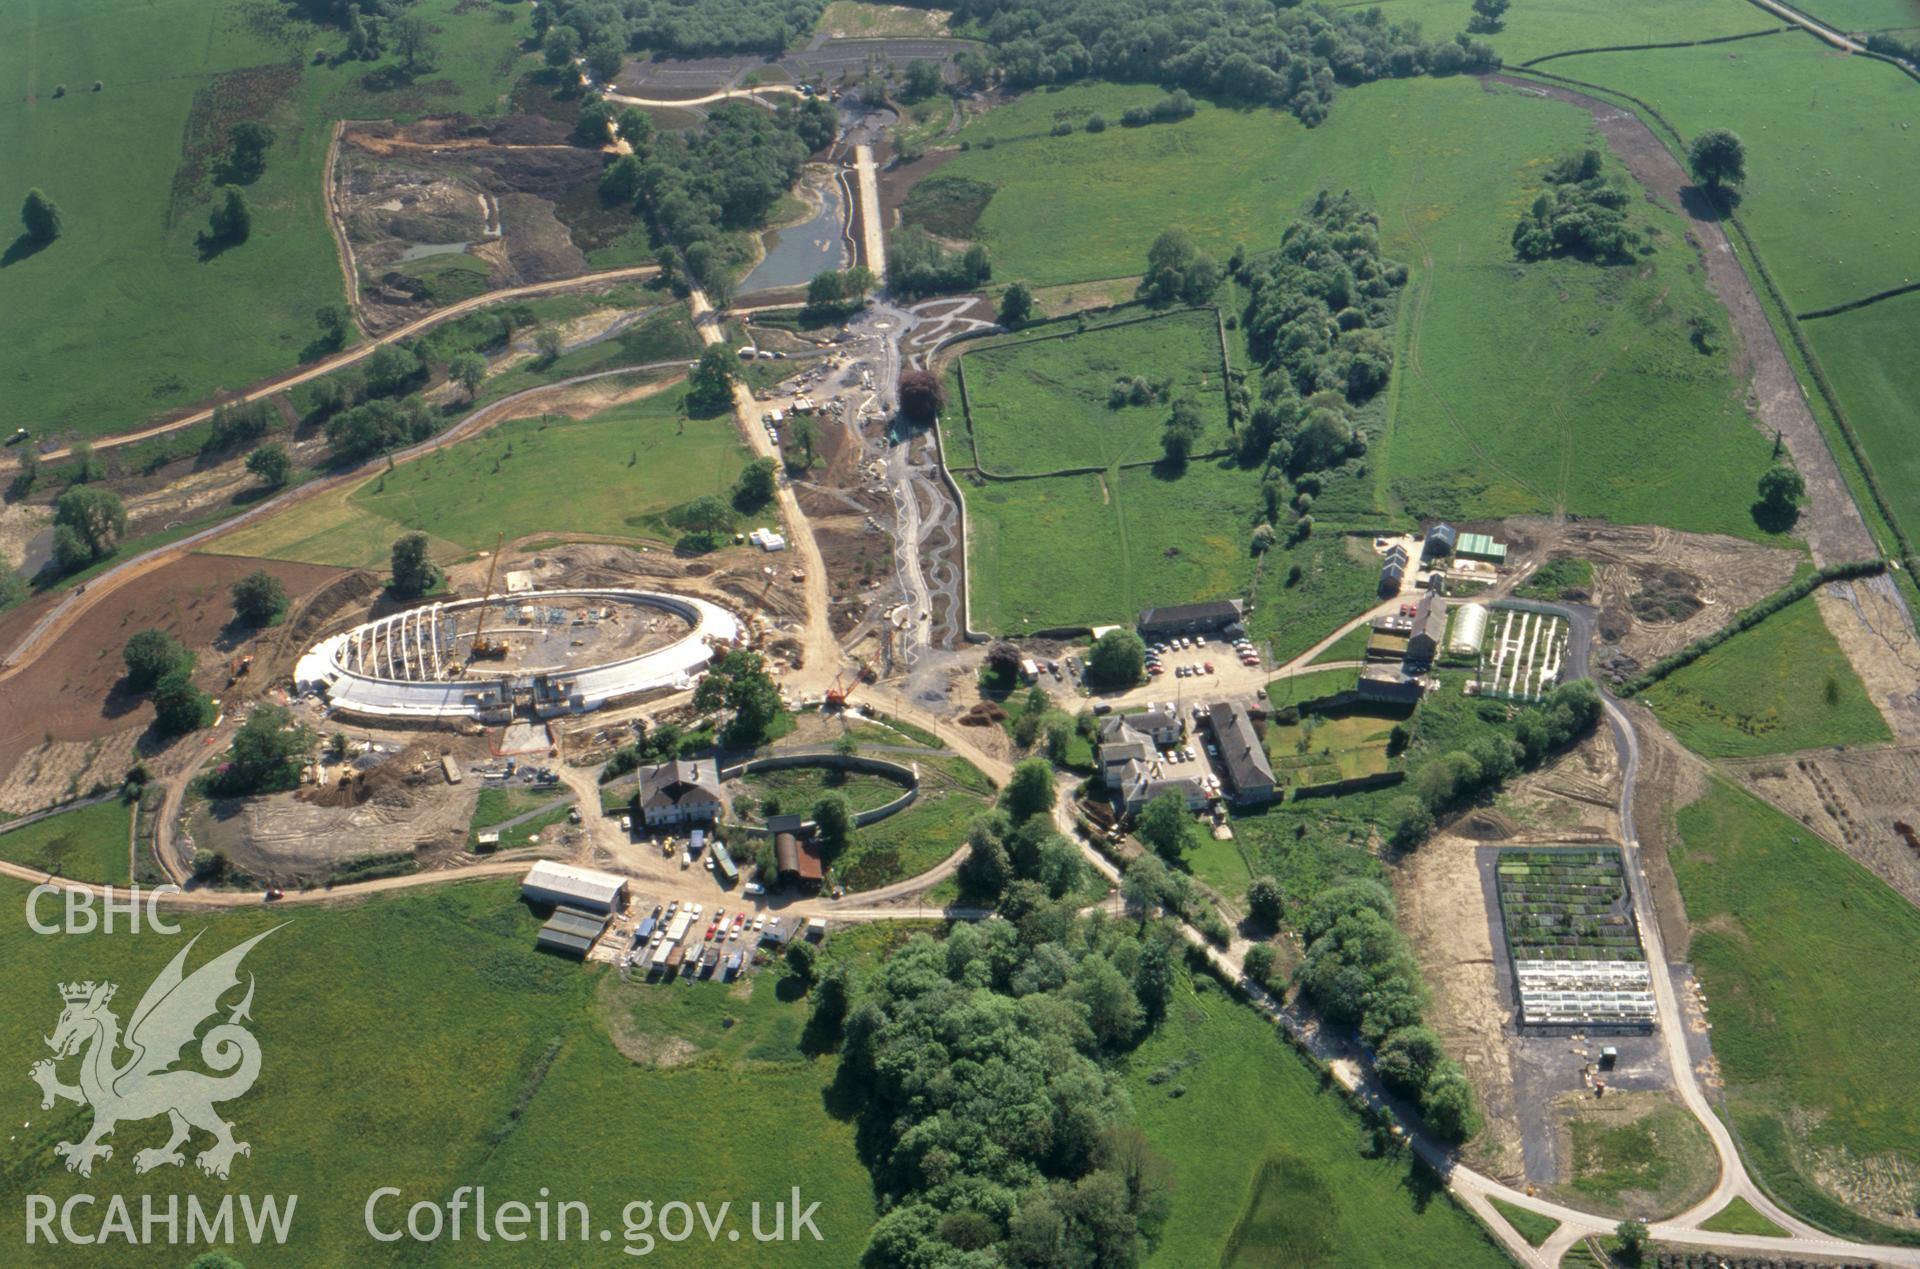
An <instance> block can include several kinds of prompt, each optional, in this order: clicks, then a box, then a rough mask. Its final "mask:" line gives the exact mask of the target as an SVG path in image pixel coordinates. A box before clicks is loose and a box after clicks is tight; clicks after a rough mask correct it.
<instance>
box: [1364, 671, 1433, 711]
mask: <svg viewBox="0 0 1920 1269" xmlns="http://www.w3.org/2000/svg"><path fill="white" fill-rule="evenodd" d="M1354 690H1355V691H1356V692H1357V693H1358V694H1359V696H1360V699H1361V700H1363V701H1384V702H1387V703H1388V704H1393V705H1417V704H1418V703H1419V701H1420V691H1421V688H1420V680H1419V679H1416V678H1410V677H1408V676H1407V675H1405V674H1402V673H1401V672H1400V671H1399V670H1397V669H1392V670H1389V669H1387V668H1385V667H1382V666H1369V667H1368V668H1366V669H1364V670H1362V671H1360V680H1359V682H1358V683H1356V684H1355V685H1354Z"/></svg>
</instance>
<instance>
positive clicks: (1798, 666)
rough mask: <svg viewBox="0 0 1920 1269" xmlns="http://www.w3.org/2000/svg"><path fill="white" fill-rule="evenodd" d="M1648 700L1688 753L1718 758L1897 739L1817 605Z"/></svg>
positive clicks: (1674, 677) (1705, 660)
mask: <svg viewBox="0 0 1920 1269" xmlns="http://www.w3.org/2000/svg"><path fill="white" fill-rule="evenodd" d="M1856 584H1857V583H1856ZM1641 699H1642V700H1644V701H1645V702H1646V703H1647V704H1648V706H1650V707H1651V708H1652V709H1653V710H1654V712H1655V713H1657V714H1658V715H1659V716H1660V722H1661V724H1662V725H1664V726H1665V727H1666V728H1667V729H1668V730H1669V731H1671V732H1672V733H1673V734H1674V735H1675V736H1677V737H1678V738H1679V739H1680V742H1681V743H1682V744H1684V745H1686V746H1687V747H1688V748H1689V749H1692V750H1694V751H1695V752H1697V753H1700V754H1704V755H1705V756H1707V757H1709V758H1747V757H1753V756H1756V755H1759V754H1771V753H1792V752H1794V751H1795V750H1799V749H1813V748H1816V747H1821V746H1826V745H1860V744H1874V743H1877V742H1880V741H1886V740H1891V739H1892V738H1893V736H1892V733H1891V732H1889V731H1888V730H1887V723H1886V720H1885V719H1884V718H1882V717H1881V716H1880V711H1879V710H1878V709H1877V708H1875V706H1874V703H1873V700H1872V698H1871V697H1869V696H1868V695H1867V689H1866V687H1865V685H1863V684H1862V683H1861V682H1860V676H1859V675H1858V674H1856V673H1855V672H1854V669H1853V666H1852V665H1851V664H1849V663H1848V661H1847V658H1846V654H1845V653H1843V652H1842V651H1841V650H1840V645H1839V644H1838V643H1837V642H1835V640H1834V637H1833V632H1832V631H1830V630H1828V629H1827V623H1826V620H1825V619H1824V618H1823V617H1821V615H1820V608H1819V606H1818V605H1817V604H1816V603H1815V602H1814V600H1813V598H1812V597H1811V596H1809V597H1808V598H1806V599H1803V600H1801V601H1799V602H1798V603H1794V604H1789V605H1787V607H1786V608H1784V609H1782V610H1781V611H1780V612H1777V613H1775V614H1774V615H1773V616H1771V617H1768V618H1767V619H1766V620H1765V621H1763V622H1761V623H1760V624H1759V625H1757V626H1755V627H1754V628H1753V629H1751V630H1747V631H1744V632H1742V633H1740V634H1737V635H1735V636H1733V637H1732V638H1731V639H1729V640H1727V641H1726V642H1725V643H1723V644H1721V645H1720V646H1719V647H1717V648H1715V649H1714V650H1713V651H1711V652H1709V653H1707V654H1706V655H1705V656H1703V657H1701V658H1700V659H1699V660H1697V661H1695V662H1694V663H1693V664H1692V665H1689V666H1685V667H1683V668H1681V669H1678V670H1675V671H1674V672H1673V673H1672V674H1670V675H1668V676H1667V677H1666V678H1664V679H1662V680H1661V681H1660V682H1658V683H1656V684H1654V685H1653V686H1652V687H1650V688H1648V689H1647V690H1646V691H1645V692H1644V693H1642V694H1641Z"/></svg>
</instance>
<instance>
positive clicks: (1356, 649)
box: [1307, 626, 1373, 665]
mask: <svg viewBox="0 0 1920 1269" xmlns="http://www.w3.org/2000/svg"><path fill="white" fill-rule="evenodd" d="M1322 637H1323V638H1324V637H1325V636H1324V635H1323V636H1322ZM1371 638H1373V628H1372V627H1371V626H1355V627H1354V628H1353V629H1351V630H1349V631H1347V633H1345V634H1343V635H1341V636H1340V637H1339V638H1338V639H1335V640H1334V641H1333V642H1332V643H1330V644H1328V645H1327V647H1326V650H1325V651H1323V652H1321V653H1320V655H1319V656H1317V657H1315V658H1314V659H1313V660H1311V661H1309V662H1307V664H1308V665H1323V664H1325V663H1327V662H1329V661H1359V660H1363V659H1364V658H1365V657H1366V655H1367V641H1368V640H1369V639H1371Z"/></svg>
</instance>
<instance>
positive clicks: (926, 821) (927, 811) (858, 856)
mask: <svg viewBox="0 0 1920 1269" xmlns="http://www.w3.org/2000/svg"><path fill="white" fill-rule="evenodd" d="M986 809H987V801H986V798H985V797H984V796H981V795H978V794H975V793H971V792H967V791H964V790H961V789H955V788H941V789H924V790H922V792H921V794H920V796H919V797H917V798H915V799H914V801H913V805H911V806H909V807H908V808H907V809H906V810H904V811H901V812H900V813H899V814H898V815H889V816H888V817H887V818H886V819H884V820H881V821H880V822H878V823H877V824H869V825H868V826H867V827H865V828H862V829H857V830H855V832H854V835H853V844H852V845H851V846H849V847H848V848H847V850H846V853H844V854H842V855H841V856H840V857H839V858H838V859H835V860H834V861H833V871H834V876H835V877H836V878H837V879H838V880H839V882H840V884H841V885H843V886H845V887H846V888H847V889H848V890H849V891H853V892H858V891H861V890H876V889H878V888H879V887H881V886H888V885H892V884H893V883H894V882H896V881H905V880H906V879H907V878H909V877H917V876H919V875H920V874H921V873H923V872H925V871H927V870H928V869H929V868H932V867H933V866H934V865H935V864H937V863H939V862H940V861H941V860H943V859H945V858H946V857H947V856H948V855H951V854H952V853H953V852H954V851H956V850H959V849H960V847H961V846H963V845H965V844H966V840H967V824H968V823H969V822H970V821H971V820H972V819H973V817H974V816H976V815H978V814H980V812H982V811H984V810H986Z"/></svg>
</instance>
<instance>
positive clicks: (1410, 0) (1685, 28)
mask: <svg viewBox="0 0 1920 1269" xmlns="http://www.w3.org/2000/svg"><path fill="white" fill-rule="evenodd" d="M1839 2H1840V3H1842V4H1845V3H1853V2H1856V0H1839ZM1865 2H1866V3H1874V2H1875V0H1865ZM1880 2H1882V3H1889V4H1898V3H1902V2H1903V0H1880ZM1798 7H1800V8H1802V9H1805V10H1806V11H1807V12H1809V13H1812V12H1815V11H1816V10H1817V5H1814V4H1807V5H1800V6H1798ZM1380 9H1381V12H1382V13H1384V14H1385V15H1386V16H1387V17H1389V18H1391V19H1392V20H1393V21H1395V22H1406V21H1408V20H1415V21H1418V22H1419V23H1420V25H1421V28H1422V30H1423V32H1424V34H1425V35H1426V37H1427V38H1428V39H1444V38H1448V37H1451V36H1452V35H1453V33H1454V32H1455V31H1463V30H1465V29H1466V27H1467V22H1468V20H1469V19H1470V18H1471V17H1472V16H1473V6H1472V4H1471V2H1470V0H1384V3H1382V4H1381V6H1380ZM1784 25H1785V22H1784V20H1782V19H1779V18H1775V17H1774V16H1772V15H1771V14H1768V13H1763V12H1761V11H1760V10H1759V9H1758V8H1755V7H1754V6H1752V5H1750V4H1746V3H1744V2H1743V0H1536V3H1533V4H1514V5H1511V6H1509V7H1508V9H1507V12H1506V15H1505V17H1504V19H1503V21H1502V25H1501V28H1500V30H1498V31H1493V32H1489V33H1485V34H1476V35H1475V36H1474V38H1475V39H1477V40H1485V41H1486V42H1487V43H1489V44H1491V45H1493V47H1494V48H1495V49H1497V50H1498V51H1499V53H1500V56H1501V57H1502V58H1504V59H1505V60H1506V63H1507V65H1509V66H1513V65H1516V64H1518V63H1520V62H1525V61H1529V60H1531V59H1533V58H1536V57H1545V56H1546V55H1547V54H1549V53H1564V52H1566V51H1567V50H1569V49H1576V48H1594V47H1597V46H1601V45H1617V44H1668V43H1673V42H1675V41H1679V40H1705V39H1713V38H1716V37H1718V36H1723V35H1743V34H1745V33H1747V32H1749V31H1764V30H1768V29H1776V28H1779V27H1781V26H1784ZM1546 68H1547V69H1548V70H1552V69H1554V64H1553V63H1552V62H1549V63H1548V64H1547V67H1546Z"/></svg>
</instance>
